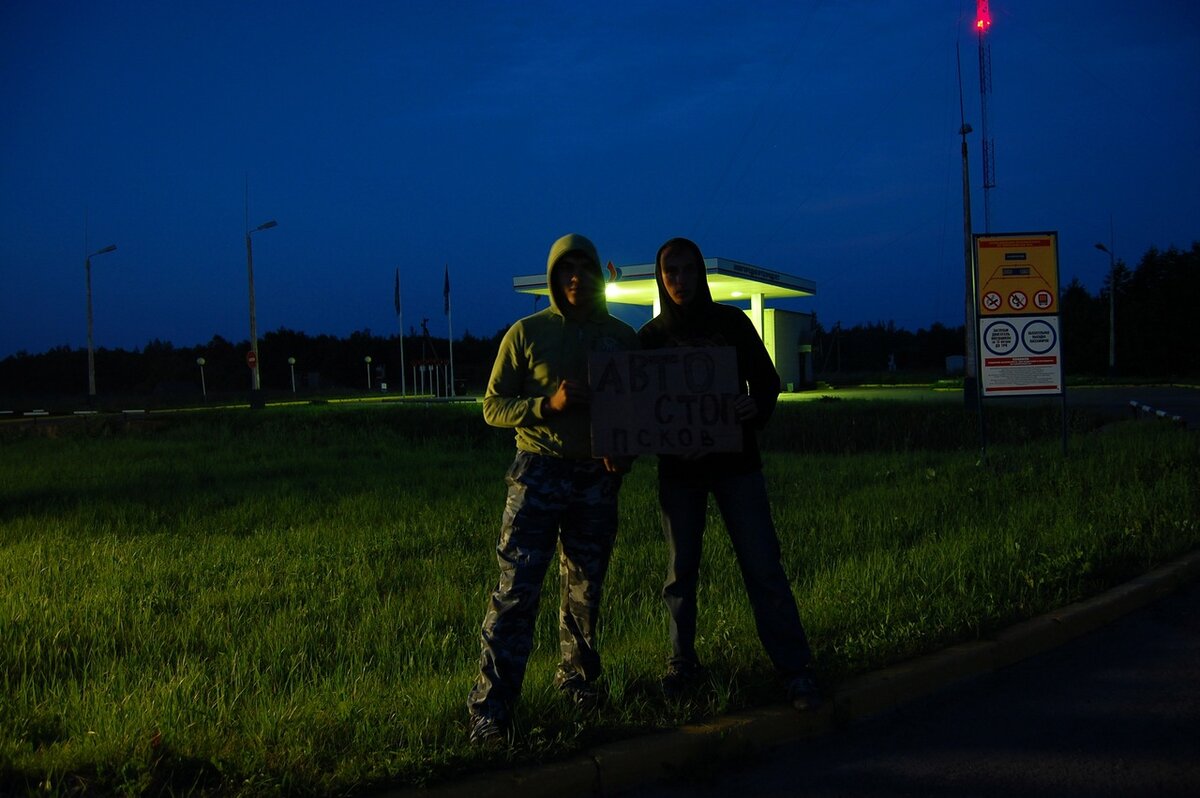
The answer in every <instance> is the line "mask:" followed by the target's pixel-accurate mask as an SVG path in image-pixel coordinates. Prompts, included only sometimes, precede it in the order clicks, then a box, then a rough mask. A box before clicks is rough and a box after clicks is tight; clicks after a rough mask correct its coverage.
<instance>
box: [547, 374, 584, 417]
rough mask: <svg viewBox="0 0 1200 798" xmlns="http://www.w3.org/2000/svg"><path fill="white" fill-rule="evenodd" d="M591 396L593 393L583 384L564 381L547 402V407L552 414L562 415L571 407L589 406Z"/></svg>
mask: <svg viewBox="0 0 1200 798" xmlns="http://www.w3.org/2000/svg"><path fill="white" fill-rule="evenodd" d="M590 395H591V391H590V390H588V387H587V386H586V385H584V384H583V383H581V382H576V381H575V380H563V381H562V382H560V383H559V384H558V390H556V391H555V392H554V393H553V394H552V395H551V396H550V398H548V399H547V400H546V405H545V406H546V407H547V408H549V410H550V412H552V413H561V412H563V411H564V410H566V409H567V408H569V407H573V406H575V405H582V404H587V402H588V399H589V398H590Z"/></svg>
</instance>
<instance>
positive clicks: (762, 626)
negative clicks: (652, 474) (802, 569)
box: [713, 471, 812, 680]
mask: <svg viewBox="0 0 1200 798" xmlns="http://www.w3.org/2000/svg"><path fill="white" fill-rule="evenodd" d="M713 495H714V496H715V498H716V500H717V507H718V508H719V509H720V511H721V517H722V518H723V519H724V520H725V526H726V528H727V529H728V531H729V538H730V541H731V542H732V544H733V551H734V553H735V554H736V555H737V561H738V567H739V568H740V569H741V571H742V580H743V581H744V582H745V585H746V593H747V595H748V596H749V598H750V606H751V608H752V610H753V611H754V623H755V625H756V626H757V628H758V637H759V639H760V640H761V641H762V644H763V648H765V649H766V652H767V656H768V657H770V658H771V662H772V663H773V664H774V665H775V668H776V670H778V671H779V674H780V676H782V677H783V678H784V679H785V680H790V679H792V678H794V677H796V676H798V675H800V674H802V673H805V672H807V668H808V664H809V660H810V659H811V657H812V654H811V652H810V650H809V646H808V639H807V637H806V636H805V634H804V627H803V625H802V624H801V623H800V613H799V612H798V611H797V610H796V599H795V597H794V596H793V595H792V589H791V586H790V585H789V584H788V579H787V574H786V573H785V572H784V570H783V565H782V563H781V562H780V551H779V538H778V537H777V536H776V534H775V524H774V522H772V520H771V506H770V503H769V500H768V498H767V487H766V481H765V480H764V479H763V475H762V472H761V471H755V472H753V473H750V474H741V475H735V476H728V477H723V478H721V479H719V480H717V481H716V483H715V484H714V486H713Z"/></svg>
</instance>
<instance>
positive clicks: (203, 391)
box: [196, 357, 208, 401]
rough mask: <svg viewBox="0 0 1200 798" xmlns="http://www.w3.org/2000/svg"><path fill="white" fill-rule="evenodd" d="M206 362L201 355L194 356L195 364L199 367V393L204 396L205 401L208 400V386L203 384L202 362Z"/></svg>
mask: <svg viewBox="0 0 1200 798" xmlns="http://www.w3.org/2000/svg"><path fill="white" fill-rule="evenodd" d="M207 362H208V361H206V360H205V359H204V358H202V357H198V358H196V365H197V366H199V367H200V395H201V396H203V397H204V400H205V401H208V388H207V387H206V386H205V384H204V364H205V363H207Z"/></svg>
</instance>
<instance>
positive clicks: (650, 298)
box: [513, 258, 817, 390]
mask: <svg viewBox="0 0 1200 798" xmlns="http://www.w3.org/2000/svg"><path fill="white" fill-rule="evenodd" d="M704 271H705V274H706V275H707V277H708V289H709V292H710V293H711V294H712V298H713V300H714V301H716V302H749V303H750V307H749V308H748V309H747V310H746V315H747V316H749V317H750V321H751V322H753V324H754V328H755V329H756V330H758V334H759V336H761V337H762V339H763V343H764V344H766V347H767V351H768V352H769V353H770V354H771V360H772V361H774V363H775V369H776V371H778V372H779V379H780V381H781V382H782V383H783V386H784V390H798V389H799V388H801V387H802V386H805V385H810V384H812V382H813V373H812V372H813V362H812V335H813V327H814V323H815V322H814V317H813V314H811V313H797V312H795V311H791V310H784V309H783V308H770V307H767V305H766V303H767V300H771V299H793V298H796V297H810V296H815V295H816V293H817V284H816V283H814V282H813V281H812V280H806V279H804V278H802V277H796V276H794V275H790V274H784V273H782V272H776V271H772V270H770V269H764V268H762V267H759V266H753V265H751V264H749V263H742V262H740V261H736V260H729V259H727V258H705V259H704ZM612 277H613V275H610V279H609V281H608V283H607V285H606V286H605V295H606V296H607V297H608V301H609V302H615V303H618V304H624V305H639V306H642V307H652V308H653V309H654V315H655V316H657V315H658V313H659V302H658V284H657V283H656V282H655V280H654V264H653V263H638V264H634V265H632V266H621V267H619V268H618V269H617V270H616V275H615V278H616V279H612ZM513 289H514V290H515V291H517V292H518V293H522V294H536V295H540V296H548V295H549V294H550V290H549V289H548V288H547V286H546V275H545V273H544V272H543V273H542V274H531V275H525V276H522V277H514V278H513Z"/></svg>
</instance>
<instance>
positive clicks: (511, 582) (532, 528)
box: [467, 234, 638, 745]
mask: <svg viewBox="0 0 1200 798" xmlns="http://www.w3.org/2000/svg"><path fill="white" fill-rule="evenodd" d="M546 283H547V287H548V288H549V289H550V306H549V307H548V308H546V309H545V310H542V311H540V312H538V313H535V314H533V315H532V316H527V317H525V318H523V319H520V320H519V321H517V322H516V323H514V324H513V325H512V327H510V328H509V330H508V332H507V333H506V334H505V336H504V339H503V340H502V341H501V343H500V351H499V353H498V354H497V355H496V362H495V364H494V365H493V366H492V374H491V377H490V378H489V379H488V384H487V389H486V391H485V393H484V398H483V417H484V420H485V421H487V423H488V424H490V425H492V426H495V427H507V428H511V429H514V430H515V432H516V444H517V454H516V457H515V459H514V460H513V463H512V465H511V466H510V467H509V469H508V473H507V474H506V475H505V481H506V483H507V484H508V499H507V501H506V503H505V506H504V514H503V519H502V522H501V527H500V540H499V542H498V543H497V545H496V555H497V560H498V562H499V564H500V581H499V584H498V585H497V587H496V589H495V590H494V591H493V592H492V595H491V598H490V600H489V602H488V608H487V613H486V615H485V616H484V619H483V628H482V634H481V637H482V641H481V652H480V658H479V675H478V677H477V678H476V680H475V684H474V686H473V687H472V689H471V691H470V694H469V696H468V698H467V709H468V712H469V715H470V721H469V722H470V739H471V741H472V742H473V743H477V744H484V745H495V744H502V743H503V742H504V741H505V740H506V739H507V736H508V734H509V732H510V729H511V723H512V712H513V706H514V705H515V703H516V701H517V698H518V696H519V695H520V691H521V683H522V681H523V680H524V676H525V666H526V662H527V661H528V659H529V652H530V649H531V648H532V646H533V630H534V622H535V620H536V618H537V609H538V601H539V599H540V595H541V586H542V580H543V577H544V576H545V573H546V569H547V568H548V567H549V565H550V563H551V561H552V560H553V559H554V556H555V549H556V547H557V546H561V554H560V555H559V571H560V574H561V577H562V591H561V593H562V594H561V597H560V603H559V649H560V654H561V661H560V663H559V666H558V670H557V673H556V674H555V683H556V684H557V685H558V687H559V689H560V690H561V691H562V692H563V694H564V695H565V696H566V697H567V698H568V699H570V700H571V701H572V702H573V703H574V704H575V705H577V706H578V707H580V708H581V709H588V708H591V707H593V706H595V705H596V703H597V702H598V701H599V697H600V694H599V692H598V690H597V687H596V680H597V679H598V678H599V676H600V656H599V654H598V653H597V652H596V647H595V642H596V641H595V633H596V622H597V618H598V615H599V608H600V596H601V590H602V586H603V583H604V574H605V572H606V571H607V570H608V562H609V558H610V556H611V554H612V547H613V542H614V541H615V539H616V533H617V492H618V490H619V488H620V486H621V476H622V473H623V472H624V471H626V470H628V467H629V464H628V462H618V461H614V460H610V459H607V458H606V459H596V458H593V457H592V447H591V419H590V415H589V412H588V400H589V390H588V379H587V370H588V355H589V354H590V353H591V352H599V351H621V350H626V349H636V348H637V347H638V341H637V334H636V333H635V332H634V331H633V328H632V327H630V326H629V325H627V324H625V323H624V322H622V321H620V320H619V319H616V318H614V317H613V316H611V315H610V314H609V312H608V303H607V302H606V300H605V297H604V278H603V273H602V271H601V269H600V258H599V256H598V255H597V254H596V247H595V246H594V245H593V244H592V242H591V241H589V240H588V239H586V238H584V237H583V236H581V235H577V234H570V235H565V236H563V237H562V238H560V239H558V240H557V241H555V242H554V245H553V246H552V247H551V248H550V256H549V258H548V259H547V263H546Z"/></svg>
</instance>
